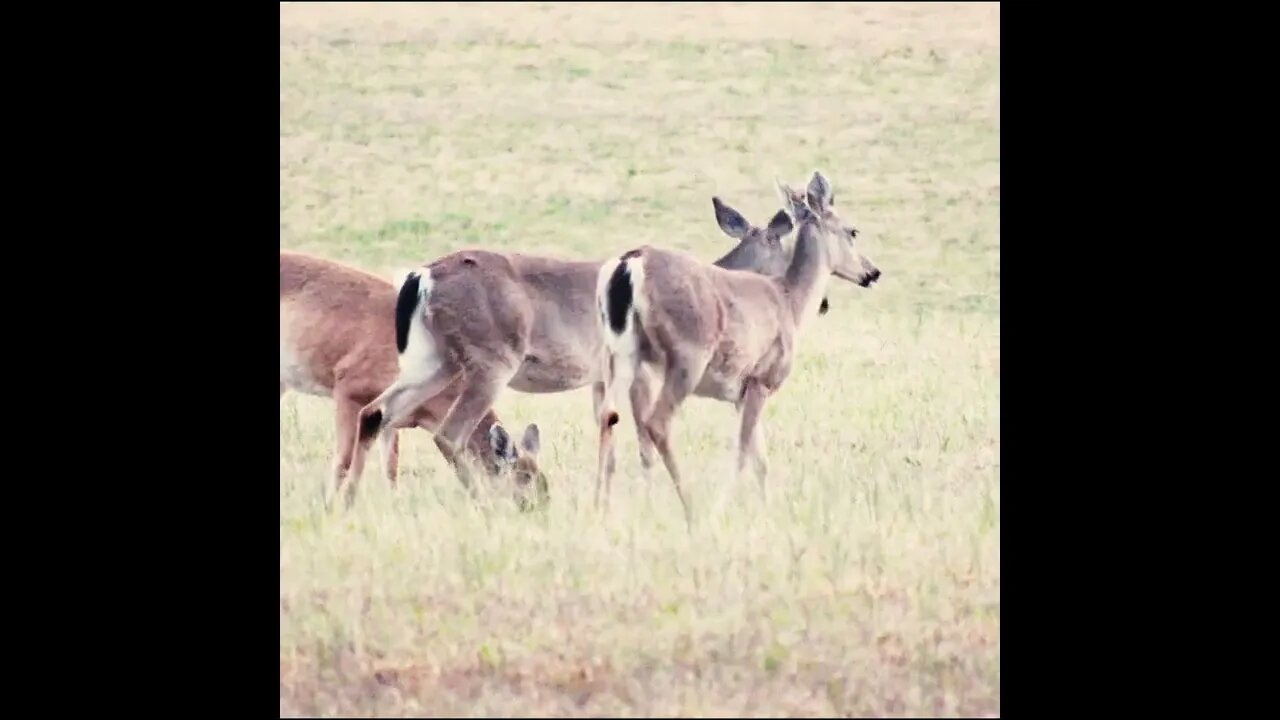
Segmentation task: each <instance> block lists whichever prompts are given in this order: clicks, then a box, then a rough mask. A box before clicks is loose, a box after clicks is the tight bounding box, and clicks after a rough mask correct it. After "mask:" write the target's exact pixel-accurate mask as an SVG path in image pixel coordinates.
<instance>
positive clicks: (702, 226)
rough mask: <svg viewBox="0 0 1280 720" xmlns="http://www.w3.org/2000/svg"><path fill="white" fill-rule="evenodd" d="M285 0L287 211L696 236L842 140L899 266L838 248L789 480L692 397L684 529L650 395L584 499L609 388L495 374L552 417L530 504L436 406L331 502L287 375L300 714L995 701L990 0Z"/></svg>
mask: <svg viewBox="0 0 1280 720" xmlns="http://www.w3.org/2000/svg"><path fill="white" fill-rule="evenodd" d="M280 15H281V31H280V58H281V65H280V242H281V246H282V247H283V248H290V249H301V250H306V251H309V252H313V253H316V254H319V255H322V256H325V257H329V258H333V259H337V260H342V261H346V262H350V263H352V264H355V265H357V266H359V267H362V268H365V269H368V270H372V271H374V272H378V273H382V274H385V275H386V276H387V277H388V278H390V277H391V274H392V272H393V271H394V270H395V269H398V268H401V267H408V266H412V265H416V264H418V263H420V262H423V261H425V260H428V259H431V258H433V257H435V256H437V255H440V254H442V253H445V252H447V251H450V250H454V249H457V248H460V247H463V246H467V245H483V246H487V247H492V248H509V249H517V250H521V251H525V252H532V253H546V254H553V255H558V256H561V257H566V258H570V257H574V258H598V259H603V258H604V257H606V256H609V255H613V254H617V253H620V252H622V251H623V250H626V249H628V248H630V247H632V246H635V245H638V244H640V243H653V244H658V245H663V246H667V247H671V248H678V249H683V250H687V251H690V252H692V253H694V254H696V255H698V256H699V257H702V258H705V259H706V260H707V261H711V260H714V259H715V258H716V257H718V256H719V255H720V254H722V253H723V252H724V251H726V250H727V249H728V248H729V247H731V246H732V245H731V243H732V241H731V240H729V238H727V237H725V236H724V235H723V234H722V233H721V232H720V230H719V229H718V228H717V227H716V223H715V220H714V217H713V214H712V208H711V196H712V195H719V196H721V197H722V198H724V199H725V200H726V201H727V202H729V203H730V204H732V205H733V206H735V207H737V208H738V209H739V210H741V211H742V212H743V213H744V214H746V215H747V217H748V219H750V220H752V221H753V222H756V223H759V224H763V223H765V222H767V220H768V218H769V217H770V216H771V215H772V214H773V213H774V212H775V211H776V210H777V209H778V208H779V207H780V205H779V201H778V198H777V196H776V194H775V193H774V190H773V185H772V183H773V178H774V177H775V176H776V177H779V178H781V179H783V180H785V181H787V182H790V183H792V184H794V185H799V184H802V183H804V182H805V181H806V180H807V178H808V177H809V175H810V173H812V171H813V170H814V169H821V170H822V171H823V172H824V174H826V176H827V177H828V178H830V179H831V181H832V183H833V185H834V187H835V193H836V198H837V203H838V207H839V208H840V210H841V212H842V214H843V215H844V217H846V218H847V219H851V220H853V221H854V222H855V223H856V224H857V226H858V227H859V229H860V230H861V231H862V234H861V236H860V238H859V241H860V242H861V249H862V250H863V251H864V252H865V253H866V254H867V255H868V256H869V257H870V258H872V259H873V261H874V262H875V263H876V264H877V265H878V266H879V267H880V268H881V269H882V270H883V272H884V277H883V279H882V280H881V281H880V283H878V284H877V285H876V286H875V287H874V288H873V289H871V290H864V289H861V288H858V287H855V286H852V285H851V284H848V283H839V282H838V281H837V282H833V285H832V290H831V292H830V299H831V312H830V313H829V314H828V315H826V316H825V317H822V318H820V319H818V320H817V321H815V325H814V329H813V330H812V331H811V332H810V333H809V334H808V335H807V337H806V338H805V344H803V345H802V346H801V348H800V351H799V353H798V357H797V360H796V369H795V372H794V373H793V375H792V376H791V379H790V381H789V383H788V385H787V386H786V387H785V388H784V389H783V391H782V392H781V394H779V395H777V396H776V397H775V398H774V399H773V400H772V401H771V402H770V404H769V405H768V406H767V409H766V411H765V415H764V423H765V430H766V436H765V437H766V440H767V446H768V453H769V458H770V461H771V464H772V476H771V478H772V480H771V482H772V488H773V492H772V494H771V496H770V497H769V499H768V501H767V502H765V501H763V500H762V499H761V498H760V497H759V494H758V492H757V491H756V486H755V484H754V480H753V479H752V478H751V477H750V476H749V475H748V476H746V477H744V479H743V482H742V483H741V485H740V486H739V487H736V488H735V487H730V486H729V485H728V484H727V478H729V477H730V472H729V471H730V469H731V467H732V464H733V453H734V438H735V436H736V432H737V424H736V419H735V415H734V412H733V409H732V408H731V407H730V406H727V405H723V404H717V403H714V402H711V401H707V400H700V399H692V400H690V401H689V402H688V404H687V405H686V406H685V408H684V411H683V412H682V414H681V415H679V416H678V418H677V420H676V424H675V428H676V433H677V441H676V448H677V452H678V453H679V454H680V457H681V459H682V462H683V465H682V468H683V470H684V471H685V473H686V477H687V481H686V487H687V488H689V492H690V495H691V500H692V503H693V505H694V513H695V516H696V517H695V524H694V526H693V528H692V531H691V532H690V531H687V530H686V528H685V526H684V523H683V520H682V518H681V513H680V509H679V502H678V500H677V499H676V496H675V493H674V491H673V490H672V488H671V483H670V480H669V478H668V477H667V476H666V475H665V473H663V472H661V471H659V472H658V473H656V474H655V475H654V480H653V482H652V483H650V484H645V483H643V482H642V481H641V478H640V474H639V460H638V458H637V456H636V443H635V436H634V428H633V427H632V425H631V422H630V417H629V415H627V414H624V418H625V419H624V421H623V424H622V425H620V426H619V430H620V432H619V435H618V437H619V440H618V451H619V469H618V476H617V477H616V478H615V483H614V492H613V502H612V506H611V507H610V509H609V511H608V513H607V514H604V515H603V516H602V515H601V514H597V513H595V512H594V511H593V510H592V507H591V493H592V490H593V487H592V483H593V478H594V463H595V433H594V428H593V423H592V419H591V397H590V391H589V390H588V389H583V390H581V391H578V392H574V393H567V394H561V395H550V396H530V395H520V394H517V393H515V392H508V393H507V394H506V395H504V396H503V397H502V398H501V400H500V401H499V403H498V406H497V410H498V412H499V414H500V415H501V416H502V417H503V418H504V419H506V421H507V423H508V425H510V426H513V427H514V428H515V429H517V430H518V429H519V428H523V427H524V424H525V423H528V422H531V421H535V422H537V423H538V424H539V426H540V427H541V430H542V444H543V451H542V465H543V468H544V470H546V471H547V473H548V475H549V476H550V480H551V491H552V494H553V501H552V504H551V506H550V508H549V510H548V512H547V513H546V515H545V516H538V515H521V514H519V513H518V512H516V511H515V509H514V508H513V507H511V506H510V505H509V504H507V503H497V504H494V505H492V506H489V507H477V506H475V505H474V504H471V503H469V502H467V501H466V500H465V498H464V496H463V494H462V491H461V489H460V486H459V484H458V482H457V480H456V479H455V477H454V476H453V475H452V473H451V472H449V471H448V470H447V468H446V466H445V464H444V462H443V460H442V459H441V458H440V457H439V455H438V454H437V452H436V450H435V448H434V446H433V445H432V442H431V438H430V436H429V435H428V434H426V433H422V432H412V433H410V432H406V433H403V434H402V440H401V443H402V451H401V465H402V483H401V487H400V489H399V491H398V492H395V493H392V492H391V490H390V489H389V488H388V487H387V483H386V482H385V481H384V480H383V479H382V478H381V477H379V473H378V471H377V467H376V466H377V462H376V459H375V460H373V461H372V462H371V463H370V466H369V467H368V468H367V469H366V473H365V478H364V483H363V484H362V486H361V493H360V500H359V502H358V504H357V505H356V507H355V508H353V509H352V510H351V511H350V512H349V513H347V514H346V515H339V516H328V515H326V514H325V513H324V512H323V510H322V508H321V505H320V493H321V487H322V485H323V484H324V483H325V482H326V481H327V478H328V474H329V463H330V458H331V453H332V443H333V437H334V428H333V419H332V415H331V413H332V407H333V406H332V403H331V402H329V401H327V400H324V399H319V398H309V397H300V396H297V395H287V396H286V397H285V399H284V400H283V401H282V403H281V411H280V418H281V429H280V710H281V712H282V713H283V714H287V715H297V714H320V715H334V714H350V715H372V714H379V715H405V714H454V715H471V716H476V715H511V714H514V715H525V716H528V715H575V716H577V715H606V714H620V715H685V716H687V715H770V714H772V715H777V714H784V715H807V716H811V715H832V714H838V715H861V716H865V715H896V716H903V715H911V714H916V715H919V714H932V715H939V714H941V715H952V716H954V715H960V714H969V715H975V714H998V713H999V709H1000V701H999V697H1000V483H999V473H1000V439H999V438H1000V428H999V422H1000V380H999V373H1000V315H999V313H1000V304H999V300H1000V294H999V281H1000V270H999V266H1000V206H999V204H1000V105H999V103H1000V44H999V6H998V5H994V4H973V5H965V6H950V5H939V4H929V5H923V4H922V5H914V6H913V5H873V4H868V5H818V4H815V5H801V4H778V5H758V4H746V3H734V4H724V5H715V6H690V5H623V4H616V5H554V4H530V5H507V4H499V5H490V6H474V5H473V6H452V7H451V6H447V5H438V4H424V5H389V6H363V7H361V6H354V5H353V6H345V5H330V6H321V5H316V6H309V5H306V4H302V3H290V4H285V5H282V6H281V10H280ZM375 457H376V455H375ZM717 500H719V501H720V503H721V504H720V505H719V506H717V505H716V501H717Z"/></svg>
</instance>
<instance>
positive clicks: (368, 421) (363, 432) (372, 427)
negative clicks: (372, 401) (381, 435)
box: [360, 410, 382, 440]
mask: <svg viewBox="0 0 1280 720" xmlns="http://www.w3.org/2000/svg"><path fill="white" fill-rule="evenodd" d="M380 425H382V411H381V410H374V411H373V412H371V413H369V414H368V415H365V416H364V418H362V419H361V420H360V439H361V440H368V439H369V438H371V437H373V435H374V433H376V432H378V427H379V426H380Z"/></svg>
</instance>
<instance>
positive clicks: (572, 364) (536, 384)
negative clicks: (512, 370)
mask: <svg viewBox="0 0 1280 720" xmlns="http://www.w3.org/2000/svg"><path fill="white" fill-rule="evenodd" d="M599 370H600V369H599V367H598V366H597V364H596V363H592V362H590V359H589V358H584V357H581V356H578V355H568V354H563V353H554V352H542V353H536V352H535V353H529V354H528V355H525V357H524V362H523V363H521V364H520V369H519V370H517V371H516V374H515V377H513V378H511V382H509V383H507V387H510V388H511V389H512V390H516V391H518V392H525V393H557V392H568V391H569V390H576V389H578V388H580V387H583V386H585V385H589V384H591V383H593V382H595V381H596V380H598V379H599Z"/></svg>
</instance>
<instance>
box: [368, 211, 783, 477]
mask: <svg viewBox="0 0 1280 720" xmlns="http://www.w3.org/2000/svg"><path fill="white" fill-rule="evenodd" d="M713 208H714V210H715V216H716V221H717V223H719V225H720V227H721V229H722V230H723V231H724V232H725V233H726V234H728V235H729V236H730V237H733V238H735V239H737V240H738V244H737V245H736V246H735V247H734V248H733V249H732V250H730V251H729V252H728V253H726V254H725V255H724V256H723V257H721V258H720V259H719V260H717V261H716V262H715V265H717V266H719V267H725V268H734V269H740V270H743V271H749V272H753V273H764V274H779V273H783V272H785V271H786V268H787V262H788V258H787V255H788V250H787V249H785V248H784V247H783V244H782V239H783V238H784V237H785V235H786V233H787V231H788V230H789V229H790V227H791V221H790V219H789V218H788V217H787V214H786V213H785V212H784V211H781V210H779V211H778V213H777V215H776V216H775V217H774V220H773V222H771V223H770V224H769V226H768V227H766V228H763V229H762V228H756V227H752V226H751V225H750V224H749V223H747V221H746V220H744V219H743V218H742V216H741V215H740V214H739V213H738V212H737V211H736V210H734V209H733V208H730V207H729V206H727V205H725V204H723V203H722V202H720V201H719V200H718V199H717V200H714V201H713ZM604 265H605V261H600V260H593V261H581V260H559V259H552V258H547V257H538V256H532V255H524V254H521V253H501V252H493V251H489V250H480V249H468V250H460V251H458V252H454V253H451V254H449V255H446V256H444V257H441V258H439V259H437V260H435V261H433V262H431V263H429V264H426V265H424V266H423V267H422V268H421V269H420V271H418V272H413V273H410V274H409V276H408V278H407V279H406V280H405V282H404V284H403V285H402V286H401V288H400V297H399V300H398V301H397V304H396V312H395V315H396V346H397V348H398V349H399V351H400V375H399V377H398V378H397V379H396V382H395V383H394V384H392V385H391V386H389V387H388V388H387V389H386V391H385V392H383V393H382V394H381V395H379V396H378V398H377V399H375V400H374V401H373V402H371V403H369V404H368V405H367V406H366V407H365V408H364V409H363V410H361V412H360V421H359V424H360V432H359V438H360V439H359V440H358V444H357V447H356V448H355V449H354V450H353V453H354V456H355V458H356V459H355V460H354V461H353V464H352V467H353V470H352V474H353V475H354V476H357V477H358V475H359V472H360V468H362V467H363V454H364V451H363V450H362V449H361V444H363V447H367V445H368V442H369V441H370V438H371V437H372V436H373V435H376V434H378V433H379V432H381V430H382V428H384V427H388V426H394V425H396V424H398V423H401V422H403V421H404V420H403V418H405V417H408V416H409V415H410V414H411V413H413V412H414V409H415V408H417V407H419V406H420V405H421V404H422V403H424V402H428V401H429V400H431V398H433V397H436V395H437V394H438V393H440V392H441V391H443V390H444V389H445V388H457V387H461V390H460V391H459V392H458V393H457V396H458V401H457V403H456V404H455V405H454V406H453V408H452V410H450V411H449V413H448V415H447V417H445V418H444V419H443V421H442V422H441V424H440V429H439V430H438V431H437V432H436V437H435V441H436V445H437V446H438V447H439V448H440V452H441V453H442V454H443V455H444V456H445V457H446V458H449V459H450V461H451V462H452V460H453V458H454V455H455V452H456V448H457V447H458V445H459V444H460V443H461V442H462V439H463V438H465V437H467V434H468V433H470V432H471V428H472V427H474V426H475V423H476V421H477V420H478V419H479V418H480V417H481V416H482V415H483V414H484V413H485V412H486V411H487V410H488V408H489V407H491V406H492V405H493V403H494V402H495V401H496V400H497V398H498V396H499V395H500V393H501V392H502V391H503V389H505V388H512V389H514V390H516V391H517V392H523V393H558V392H566V391H570V390H576V389H578V388H581V387H585V386H587V385H591V386H592V398H593V405H594V409H593V412H594V416H595V417H596V418H598V417H599V415H600V412H601V405H602V403H603V400H604V391H605V385H604V382H603V378H602V369H601V364H600V353H601V352H602V351H603V339H604V338H603V335H601V333H600V329H599V327H598V326H597V324H596V321H595V317H594V315H595V292H596V277H597V275H598V274H599V272H600V268H601V267H603V266H604ZM629 390H630V399H631V405H632V409H633V411H639V410H643V409H645V408H648V407H649V405H650V404H651V403H652V400H651V397H650V393H649V391H648V384H647V383H646V382H645V379H644V376H643V375H642V374H641V375H637V376H636V378H635V382H633V383H632V384H631V386H630V388H629ZM433 403H434V401H433ZM640 459H641V464H642V466H643V467H644V468H645V470H646V473H647V472H648V469H649V468H650V467H651V466H652V465H653V463H654V457H653V448H652V447H651V446H649V445H648V444H647V443H646V442H645V438H644V436H640ZM608 462H609V465H610V467H612V466H613V465H614V463H615V456H614V454H613V451H612V448H610V455H609V458H608ZM454 466H455V468H456V469H457V472H458V474H459V479H460V480H461V481H462V482H463V484H464V485H467V486H469V485H470V481H469V479H468V477H467V472H466V470H465V469H464V468H463V467H462V466H460V465H458V464H457V463H454Z"/></svg>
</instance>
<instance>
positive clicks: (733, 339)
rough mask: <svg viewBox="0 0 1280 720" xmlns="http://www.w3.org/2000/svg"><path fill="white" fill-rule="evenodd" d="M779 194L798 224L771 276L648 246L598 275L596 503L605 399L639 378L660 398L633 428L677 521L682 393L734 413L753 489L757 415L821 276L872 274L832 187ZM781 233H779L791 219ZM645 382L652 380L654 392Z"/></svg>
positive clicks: (789, 355)
mask: <svg viewBox="0 0 1280 720" xmlns="http://www.w3.org/2000/svg"><path fill="white" fill-rule="evenodd" d="M778 189H779V191H780V192H781V194H782V196H783V201H784V202H785V203H786V205H787V208H788V209H789V210H790V212H791V215H792V216H793V217H795V219H796V224H797V226H798V227H797V232H796V242H795V250H794V252H793V253H792V257H791V261H790V265H789V266H788V267H787V270H786V273H785V274H783V275H782V276H781V277H769V276H762V275H758V274H753V273H745V272H736V271H731V270H725V269H724V268H720V267H715V266H711V265H706V264H704V263H702V262H700V261H699V260H697V259H696V258H694V257H692V256H690V255H687V254H685V253H680V252H672V251H669V250H662V249H659V248H655V247H651V246H647V245H646V246H642V247H640V248H638V249H634V250H629V251H627V252H625V253H623V254H622V256H621V257H619V258H618V259H617V260H613V261H610V262H608V263H605V264H604V265H603V266H602V267H601V268H600V272H599V275H598V278H597V284H596V299H597V303H598V306H597V307H598V315H597V322H598V324H599V327H600V332H601V333H602V334H603V335H604V336H605V338H606V341H605V343H606V352H605V355H604V358H605V362H604V363H603V365H604V367H603V372H604V376H605V383H606V391H605V393H604V402H603V411H602V413H601V414H600V416H599V418H598V419H599V422H600V449H599V452H600V455H599V457H600V462H599V465H598V468H597V474H596V501H597V503H599V497H600V488H601V485H602V484H603V485H605V486H606V491H605V493H606V499H607V497H608V489H607V486H608V484H609V482H610V481H611V479H612V478H611V476H612V473H613V468H612V467H609V466H607V464H606V463H605V462H604V459H605V458H606V457H607V456H609V455H611V454H612V452H613V426H614V425H615V424H617V422H618V413H617V412H616V411H614V409H613V398H614V397H615V394H616V391H617V388H620V387H622V386H624V385H627V384H628V383H632V382H634V379H635V378H636V377H639V376H641V375H642V374H647V375H648V377H647V378H646V380H645V382H646V383H649V384H650V385H652V386H653V387H658V388H659V389H658V392H657V399H656V402H655V403H654V404H653V406H652V407H651V408H650V409H649V410H648V411H647V412H646V413H644V414H643V415H641V417H642V418H643V419H642V420H639V421H637V424H638V427H637V432H638V433H639V434H640V435H641V436H642V437H644V438H645V441H646V442H647V443H648V444H650V445H652V446H654V447H656V448H657V449H658V452H659V453H660V454H661V455H662V461H663V463H664V464H665V465H666V468H667V472H668V474H670V475H671V480H672V481H673V482H674V483H675V488H676V494H677V495H678V496H679V497H680V503H681V505H682V506H683V507H684V511H685V520H686V522H691V514H690V511H689V504H688V502H687V501H686V499H685V495H684V491H683V489H682V488H681V485H680V471H679V469H678V467H677V464H676V458H675V454H674V453H673V452H672V449H671V423H672V419H673V418H674V416H675V414H676V412H677V410H678V409H679V408H680V406H681V404H682V403H683V402H684V401H685V398H687V397H688V396H689V395H690V394H693V395H696V396H698V397H705V398H713V399H716V400H722V401H724V402H729V403H733V404H734V406H735V408H736V409H737V410H738V411H739V413H740V414H741V428H740V430H739V433H738V464H737V473H738V474H741V472H742V471H743V469H744V467H745V466H746V462H747V459H748V457H751V458H753V459H754V460H755V471H756V475H757V477H758V479H759V482H760V488H761V491H762V493H763V492H764V490H765V479H766V476H767V475H768V470H769V465H768V459H767V457H766V454H765V448H764V439H763V426H762V425H761V422H760V416H761V413H762V411H763V409H764V405H765V402H766V401H767V400H768V398H769V397H770V396H771V395H772V394H773V393H775V392H777V391H778V389H779V388H781V387H782V385H783V383H784V382H786V379H787V377H788V375H790V373H791V365H792V360H793V359H794V357H795V345H796V336H797V334H798V333H799V331H800V329H801V328H802V327H803V326H804V325H805V324H806V323H807V322H808V320H809V319H810V318H812V317H813V313H814V309H815V308H816V307H817V306H818V304H819V302H820V301H821V300H823V299H824V296H825V292H826V287H827V283H828V281H829V280H830V277H831V276H832V275H835V276H836V277H839V278H841V279H844V280H849V281H851V282H855V283H857V284H858V285H861V286H862V287H870V285H871V284H872V283H873V282H875V281H876V280H877V279H879V277H880V270H879V269H877V268H876V266H875V265H873V264H872V263H871V262H870V261H869V260H867V258H866V257H864V256H863V255H862V254H860V253H859V252H858V250H857V248H856V247H855V244H854V238H855V237H856V236H857V234H858V232H857V230H856V229H855V228H854V227H853V226H852V225H849V224H847V223H845V222H844V221H843V220H841V219H840V217H839V216H838V215H837V214H836V211H835V208H834V196H833V193H832V191H831V185H830V183H828V182H827V179H826V178H825V177H823V176H822V174H821V173H818V172H815V173H814V174H813V178H812V179H811V180H810V181H809V186H808V189H807V192H806V193H805V194H804V195H801V194H799V193H796V192H794V191H792V190H791V189H790V188H788V187H786V186H784V185H782V184H781V183H779V184H778ZM784 217H785V215H784ZM776 222H778V220H777V218H775V220H774V223H776ZM774 223H770V227H771V228H773V227H775V226H774ZM785 224H786V226H787V228H786V229H787V230H790V229H791V228H790V226H791V221H790V218H786V223H785ZM775 232H782V228H781V227H777V229H776V230H775ZM654 377H660V378H661V383H660V387H659V385H657V384H655V381H654V379H653V378H654ZM634 414H635V412H634V409H633V415H634Z"/></svg>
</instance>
